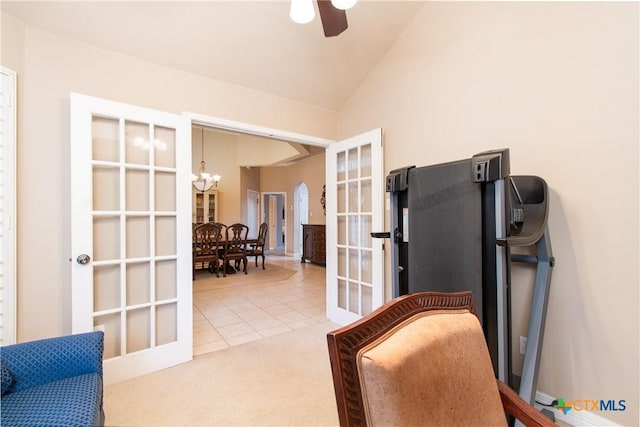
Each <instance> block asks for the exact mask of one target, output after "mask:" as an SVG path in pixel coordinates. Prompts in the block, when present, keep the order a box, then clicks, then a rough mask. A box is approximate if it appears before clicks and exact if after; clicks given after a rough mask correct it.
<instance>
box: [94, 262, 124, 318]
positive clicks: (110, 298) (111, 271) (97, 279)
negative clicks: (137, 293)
mask: <svg viewBox="0 0 640 427" xmlns="http://www.w3.org/2000/svg"><path fill="white" fill-rule="evenodd" d="M93 306H94V309H95V311H103V310H112V309H114V308H119V307H120V265H103V266H98V267H94V268H93Z"/></svg>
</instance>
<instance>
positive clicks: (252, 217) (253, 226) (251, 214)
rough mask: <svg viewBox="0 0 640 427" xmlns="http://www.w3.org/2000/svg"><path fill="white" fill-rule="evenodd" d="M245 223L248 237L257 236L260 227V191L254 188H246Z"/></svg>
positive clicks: (253, 237)
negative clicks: (247, 228)
mask: <svg viewBox="0 0 640 427" xmlns="http://www.w3.org/2000/svg"><path fill="white" fill-rule="evenodd" d="M247 225H248V226H249V238H250V239H255V238H257V237H258V229H259V228H260V193H258V192H257V191H254V190H247Z"/></svg>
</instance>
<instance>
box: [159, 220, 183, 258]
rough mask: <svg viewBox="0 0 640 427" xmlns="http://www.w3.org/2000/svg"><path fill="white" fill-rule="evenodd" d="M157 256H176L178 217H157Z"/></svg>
mask: <svg viewBox="0 0 640 427" xmlns="http://www.w3.org/2000/svg"><path fill="white" fill-rule="evenodd" d="M155 233H156V236H157V237H156V255H158V256H162V255H175V254H176V252H177V250H178V249H177V244H176V217H175V216H167V217H156V230H155Z"/></svg>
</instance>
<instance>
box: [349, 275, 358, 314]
mask: <svg viewBox="0 0 640 427" xmlns="http://www.w3.org/2000/svg"><path fill="white" fill-rule="evenodd" d="M359 290H360V285H358V282H353V281H349V311H350V312H352V313H360V291H359Z"/></svg>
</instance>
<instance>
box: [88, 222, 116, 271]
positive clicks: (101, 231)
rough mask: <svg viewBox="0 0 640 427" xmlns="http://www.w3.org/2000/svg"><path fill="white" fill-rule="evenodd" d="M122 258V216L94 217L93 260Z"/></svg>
mask: <svg viewBox="0 0 640 427" xmlns="http://www.w3.org/2000/svg"><path fill="white" fill-rule="evenodd" d="M119 258H120V217H118V216H107V217H94V218H93V260H94V261H107V260H113V259H119Z"/></svg>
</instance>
